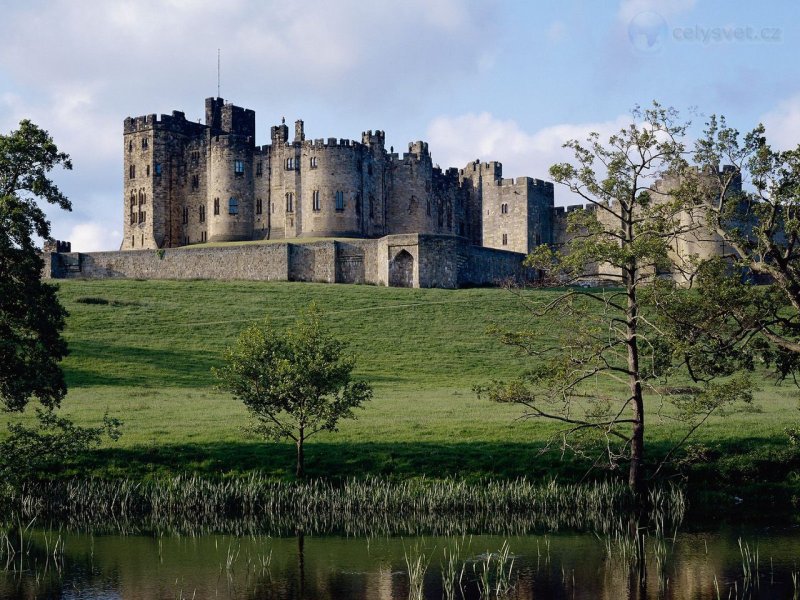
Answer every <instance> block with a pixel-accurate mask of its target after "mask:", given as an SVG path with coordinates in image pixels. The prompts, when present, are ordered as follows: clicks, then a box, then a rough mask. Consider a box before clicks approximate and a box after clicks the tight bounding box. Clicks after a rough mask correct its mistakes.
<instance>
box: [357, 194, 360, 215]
mask: <svg viewBox="0 0 800 600" xmlns="http://www.w3.org/2000/svg"><path fill="white" fill-rule="evenodd" d="M356 214H357V215H360V214H361V194H356Z"/></svg>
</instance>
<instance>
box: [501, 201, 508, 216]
mask: <svg viewBox="0 0 800 600" xmlns="http://www.w3.org/2000/svg"><path fill="white" fill-rule="evenodd" d="M500 214H503V215H507V214H508V204H506V203H505V202H503V203H502V204H501V205H500Z"/></svg>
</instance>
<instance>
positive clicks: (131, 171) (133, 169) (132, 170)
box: [128, 165, 136, 179]
mask: <svg viewBox="0 0 800 600" xmlns="http://www.w3.org/2000/svg"><path fill="white" fill-rule="evenodd" d="M128 177H129V178H130V179H136V165H131V166H130V167H128Z"/></svg>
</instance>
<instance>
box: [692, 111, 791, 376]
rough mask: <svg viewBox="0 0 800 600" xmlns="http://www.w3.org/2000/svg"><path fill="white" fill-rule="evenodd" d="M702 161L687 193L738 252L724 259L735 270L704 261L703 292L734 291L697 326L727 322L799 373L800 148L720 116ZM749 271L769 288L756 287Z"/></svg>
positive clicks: (711, 126) (741, 338) (738, 338)
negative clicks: (723, 308)
mask: <svg viewBox="0 0 800 600" xmlns="http://www.w3.org/2000/svg"><path fill="white" fill-rule="evenodd" d="M694 161H695V163H696V165H697V166H698V169H697V170H696V171H694V172H692V173H691V175H693V176H692V177H687V178H686V179H687V181H686V183H685V185H684V189H683V194H684V195H685V198H686V200H687V201H688V200H689V199H691V201H692V202H694V203H695V204H696V205H697V207H698V209H699V211H700V217H701V219H702V220H703V221H704V222H705V224H707V226H708V227H709V228H710V229H711V230H712V231H713V232H714V233H715V234H716V235H717V236H719V238H720V239H722V240H724V242H725V244H726V246H727V248H729V249H730V251H729V252H728V254H727V256H724V257H722V258H721V259H720V260H721V261H724V263H725V264H726V265H728V266H729V268H727V269H723V268H720V266H719V265H714V264H713V262H714V261H706V262H704V263H701V264H700V265H699V270H700V271H702V272H704V273H705V274H706V276H705V278H704V279H703V281H702V284H703V285H702V286H701V287H702V290H703V296H704V297H708V298H714V299H717V300H723V295H726V296H727V298H724V300H725V301H726V303H727V308H728V309H729V311H728V312H729V314H727V315H714V314H709V315H705V316H706V317H707V318H706V319H701V320H698V321H696V323H695V326H696V330H701V331H705V332H712V331H714V330H715V329H718V328H720V327H724V328H725V329H727V330H728V331H729V333H730V334H731V336H732V337H731V344H732V346H735V347H736V348H737V349H738V350H739V351H744V348H745V347H747V348H749V349H750V351H762V353H763V355H764V356H766V357H767V359H768V360H770V361H771V362H774V364H775V366H777V367H778V370H779V371H780V372H781V375H782V376H787V375H789V374H792V375H794V374H795V373H796V372H797V371H798V370H799V369H800V146H798V147H797V148H796V149H794V150H787V151H776V150H773V149H772V148H771V147H770V146H769V145H768V143H767V139H766V137H765V130H764V127H763V126H762V125H759V126H758V127H756V128H755V129H754V130H753V131H751V132H749V133H747V134H745V135H741V134H740V133H739V132H738V131H737V130H736V129H734V128H732V127H729V126H728V125H727V122H726V120H725V118H724V117H716V116H713V115H712V116H711V118H710V119H709V121H708V123H707V125H706V130H705V132H704V135H703V137H701V138H700V139H699V140H698V142H697V144H696V148H695V152H694ZM721 164H724V165H725V168H722V169H720V168H719V166H720V165H721ZM742 180H744V181H745V183H746V184H748V183H749V190H748V188H747V187H745V188H742V187H741V182H742ZM720 260H717V261H716V262H720ZM730 267H733V268H730ZM742 272H745V273H750V274H753V275H754V276H755V277H756V278H760V279H761V280H762V281H765V280H766V282H768V285H767V286H766V287H763V288H762V289H761V290H758V291H754V290H753V289H752V286H751V285H749V284H748V282H746V281H743V280H742V278H741V273H742ZM732 291H733V292H735V296H734V295H733V294H732ZM757 296H761V297H757ZM765 342H768V344H765Z"/></svg>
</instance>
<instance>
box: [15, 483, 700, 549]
mask: <svg viewBox="0 0 800 600" xmlns="http://www.w3.org/2000/svg"><path fill="white" fill-rule="evenodd" d="M4 504H5V507H0V508H5V509H6V513H8V512H10V511H14V512H15V513H16V514H18V515H20V518H23V519H33V518H37V519H39V520H40V521H42V522H54V523H66V524H67V525H69V526H71V527H73V528H82V529H86V530H98V529H102V528H104V527H108V528H110V529H112V530H117V531H125V530H136V529H137V528H138V527H141V526H143V525H144V526H147V527H153V528H162V529H170V530H181V529H188V530H192V531H197V532H202V531H204V530H205V531H212V530H213V531H220V530H223V531H225V530H227V531H231V532H233V533H237V532H240V533H248V532H255V533H257V532H265V531H266V532H269V533H272V534H281V533H290V534H291V533H292V532H294V531H296V530H298V529H300V530H303V531H306V532H308V533H329V532H330V533H333V532H337V533H346V534H349V535H374V534H402V535H418V534H421V533H430V534H436V535H449V536H452V535H464V534H468V533H472V532H484V533H497V534H502V535H515V534H524V533H527V532H531V531H535V530H546V531H558V530H559V529H564V528H568V529H572V530H582V531H594V532H599V533H601V534H605V535H611V536H614V537H615V539H617V540H619V541H620V542H624V539H623V538H624V531H625V525H624V524H625V523H626V522H627V518H626V515H629V514H631V513H632V512H633V509H634V503H633V498H632V496H631V494H630V493H629V491H628V488H627V487H626V486H624V485H621V484H617V483H613V482H596V483H586V484H562V483H556V482H550V483H547V484H540V483H535V482H532V481H529V480H527V479H517V480H512V481H507V480H501V481H483V482H476V483H469V482H465V481H462V480H451V479H445V480H428V479H414V480H404V481H390V480H387V479H380V478H368V479H359V480H347V481H345V482H343V483H338V484H337V483H333V482H330V481H327V480H309V481H304V482H280V481H275V480H271V479H268V478H266V477H263V476H261V475H258V474H252V475H250V476H248V477H244V478H231V479H222V480H210V479H204V478H200V477H195V476H178V477H173V478H169V479H159V480H153V481H134V480H128V479H121V480H105V479H68V480H57V481H41V482H36V483H28V484H26V485H24V486H23V487H22V489H21V490H20V491H17V492H13V493H12V495H11V496H9V497H7V498H5V499H4ZM684 510H685V503H684V501H683V495H682V492H681V490H680V489H679V488H673V487H670V488H668V489H667V490H665V491H662V492H659V493H653V494H651V496H650V506H649V509H648V516H647V519H648V521H649V522H650V523H655V528H656V530H658V531H666V530H667V529H670V530H671V529H673V528H674V527H676V526H677V525H678V524H679V523H680V522H681V520H682V518H683V513H684Z"/></svg>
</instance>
